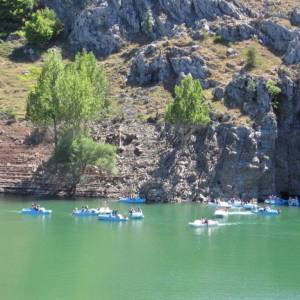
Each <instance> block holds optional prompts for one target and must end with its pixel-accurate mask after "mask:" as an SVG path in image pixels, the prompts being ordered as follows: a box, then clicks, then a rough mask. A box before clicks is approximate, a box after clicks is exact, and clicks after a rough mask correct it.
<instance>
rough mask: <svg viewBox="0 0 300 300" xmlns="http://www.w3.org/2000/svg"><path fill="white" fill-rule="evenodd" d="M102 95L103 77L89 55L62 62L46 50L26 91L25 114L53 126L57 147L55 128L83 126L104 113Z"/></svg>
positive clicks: (78, 128) (103, 89)
mask: <svg viewBox="0 0 300 300" xmlns="http://www.w3.org/2000/svg"><path fill="white" fill-rule="evenodd" d="M106 95H107V78H106V75H105V72H104V69H103V68H98V67H97V62H96V59H95V57H94V55H93V54H89V53H86V52H83V53H80V54H78V55H77V56H76V58H75V62H73V63H72V62H71V63H67V64H65V63H64V62H63V61H62V57H61V55H60V54H58V53H57V52H56V51H50V52H48V53H47V55H46V59H45V63H44V66H43V68H42V72H41V74H40V76H39V79H38V81H37V85H36V87H35V88H34V90H33V91H32V92H31V93H30V94H29V97H28V100H27V117H28V119H30V120H31V121H32V122H33V123H35V124H40V123H42V124H44V125H48V126H49V125H50V124H51V125H52V126H53V130H54V143H55V149H56V150H57V144H58V139H59V132H58V128H59V127H64V128H67V127H68V128H76V130H81V129H84V128H86V126H87V123H88V121H91V120H93V119H96V118H97V117H100V115H101V113H104V112H105V108H106V107H107V106H108V105H109V103H108V102H107V99H106Z"/></svg>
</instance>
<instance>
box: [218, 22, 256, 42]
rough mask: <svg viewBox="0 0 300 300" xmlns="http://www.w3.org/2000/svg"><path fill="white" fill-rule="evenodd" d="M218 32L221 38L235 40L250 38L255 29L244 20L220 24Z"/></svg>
mask: <svg viewBox="0 0 300 300" xmlns="http://www.w3.org/2000/svg"><path fill="white" fill-rule="evenodd" d="M218 33H219V34H220V36H221V38H222V40H224V41H228V42H236V41H243V40H248V39H250V38H251V37H252V36H253V35H254V34H255V29H254V28H253V27H252V26H251V24H249V23H248V22H246V21H242V22H227V23H225V24H224V25H222V26H220V28H219V30H218Z"/></svg>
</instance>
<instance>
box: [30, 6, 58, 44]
mask: <svg viewBox="0 0 300 300" xmlns="http://www.w3.org/2000/svg"><path fill="white" fill-rule="evenodd" d="M61 31H62V24H61V22H60V20H59V19H58V17H57V16H56V13H55V11H54V10H52V9H49V8H45V9H41V10H38V11H37V12H35V13H34V14H32V16H31V19H30V20H29V21H26V22H25V36H26V39H27V41H28V43H29V44H33V45H36V46H45V45H47V44H48V43H49V42H50V41H51V40H53V39H54V38H56V37H57V35H58V34H59V33H60V32H61Z"/></svg>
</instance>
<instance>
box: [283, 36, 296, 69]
mask: <svg viewBox="0 0 300 300" xmlns="http://www.w3.org/2000/svg"><path fill="white" fill-rule="evenodd" d="M283 61H284V62H285V63H286V64H287V65H291V64H297V63H299V62H300V32H299V37H296V38H295V39H294V40H292V41H291V42H290V43H289V46H288V49H287V51H286V53H285V55H284V57H283Z"/></svg>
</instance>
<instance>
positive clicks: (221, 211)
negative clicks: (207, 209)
mask: <svg viewBox="0 0 300 300" xmlns="http://www.w3.org/2000/svg"><path fill="white" fill-rule="evenodd" d="M265 203H266V204H269V203H268V202H267V201H265ZM208 205H209V206H212V207H215V208H216V210H215V212H214V217H215V218H226V217H228V216H229V214H230V211H229V210H230V209H239V210H241V209H243V210H246V211H250V212H251V214H256V215H260V216H277V215H279V214H280V210H278V209H272V208H271V207H270V206H263V207H260V206H258V204H257V202H256V201H250V202H243V201H240V200H232V201H228V202H227V201H220V200H219V201H215V202H209V203H208ZM269 205H270V204H269ZM189 225H190V226H192V227H215V226H219V225H220V223H219V222H218V221H217V220H211V219H207V218H201V219H197V220H195V221H193V222H190V223H189Z"/></svg>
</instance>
